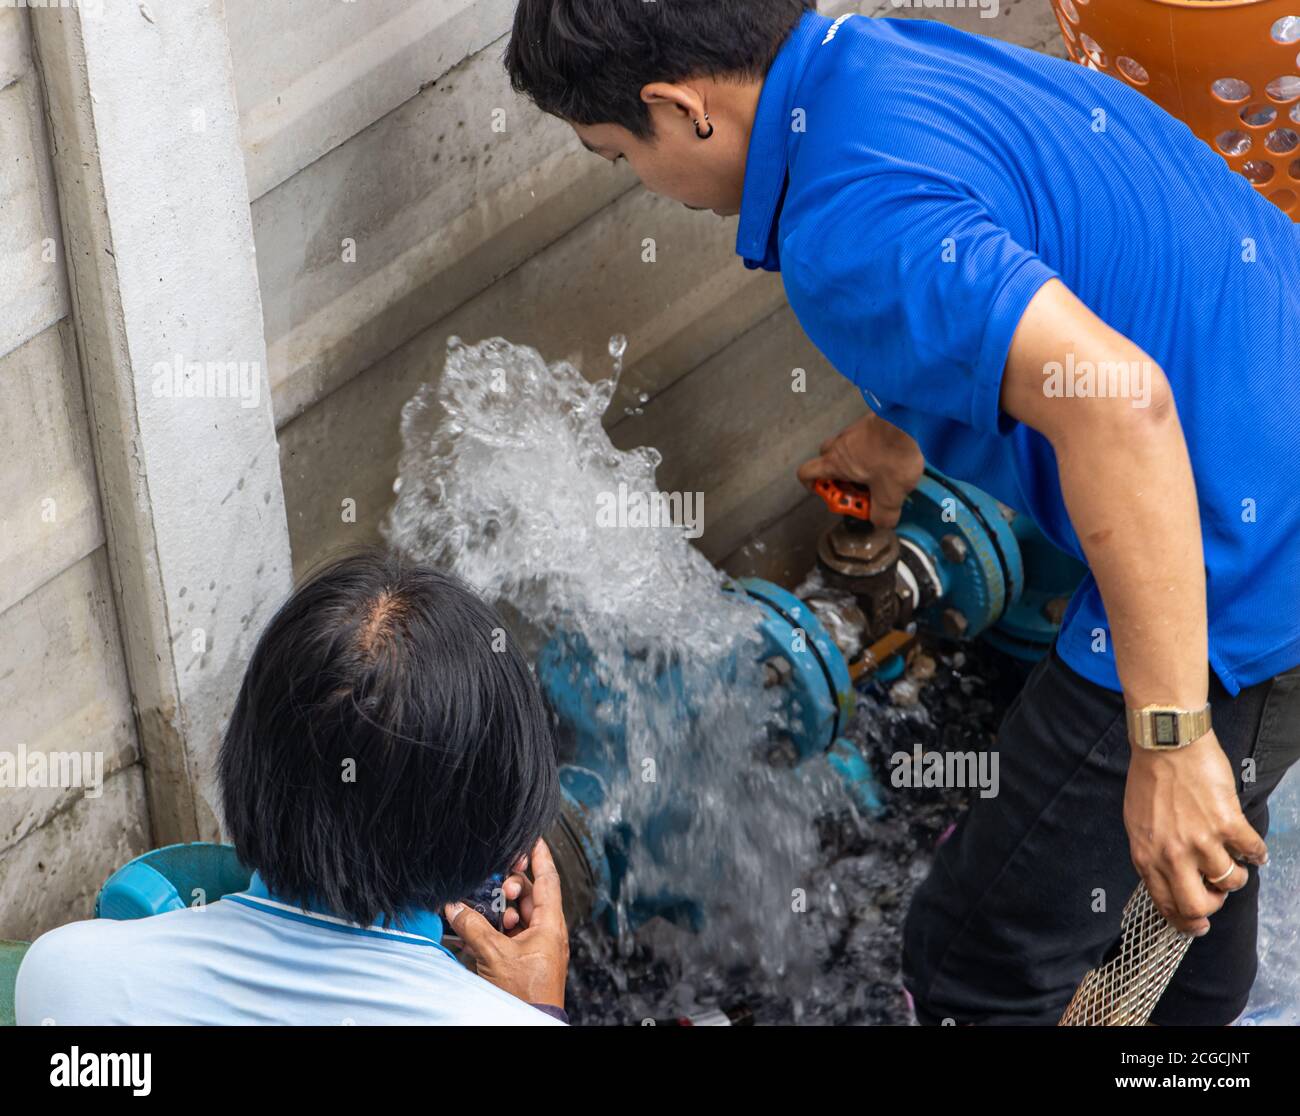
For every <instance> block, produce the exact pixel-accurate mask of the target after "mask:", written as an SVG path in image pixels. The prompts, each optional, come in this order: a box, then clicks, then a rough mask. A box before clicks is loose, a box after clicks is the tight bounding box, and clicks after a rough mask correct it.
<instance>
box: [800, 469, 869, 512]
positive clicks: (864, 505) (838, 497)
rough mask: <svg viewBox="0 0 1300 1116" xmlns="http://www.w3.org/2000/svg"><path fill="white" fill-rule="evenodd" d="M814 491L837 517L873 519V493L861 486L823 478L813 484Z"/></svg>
mask: <svg viewBox="0 0 1300 1116" xmlns="http://www.w3.org/2000/svg"><path fill="white" fill-rule="evenodd" d="M813 491H814V492H816V493H817V495H818V496H820V497H821V498H822V499H823V500H825V501H826V506H827V507H828V508H830V509H831V511H833V512H835V514H836V515H844V516H848V517H849V518H850V519H862V520H870V519H871V493H870V492H869V491H868V490H867V489H865V488H863V487H862V486H861V485H859V484H851V483H850V482H849V481H833V480H830V479H829V478H826V477H823V478H822V479H821V480H819V481H817V482H816V483H814V484H813Z"/></svg>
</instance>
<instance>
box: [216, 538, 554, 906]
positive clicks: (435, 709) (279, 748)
mask: <svg viewBox="0 0 1300 1116" xmlns="http://www.w3.org/2000/svg"><path fill="white" fill-rule="evenodd" d="M218 769H219V776H220V784H221V794H222V805H223V808H224V813H225V821H226V827H227V832H228V833H229V835H230V838H231V840H232V841H233V843H234V845H235V849H236V851H237V852H238V854H239V857H240V859H241V860H242V861H243V862H244V864H245V865H246V866H247V867H249V868H254V869H256V870H257V871H258V872H259V873H261V875H262V877H263V879H264V880H265V881H266V884H267V887H268V888H269V889H270V890H271V891H272V892H273V893H274V894H276V895H279V896H281V897H283V898H285V899H286V900H288V901H292V902H296V903H298V904H300V905H303V906H306V905H308V904H310V903H312V902H321V903H324V904H325V905H326V906H327V907H328V909H329V910H330V911H332V912H334V913H336V914H339V915H343V916H346V917H348V918H350V919H352V920H353V921H355V922H358V923H361V924H363V925H370V924H371V923H373V922H375V921H376V920H377V919H378V918H380V917H381V916H382V917H387V918H390V919H391V918H394V917H396V916H398V915H399V914H400V913H401V912H404V911H410V910H415V909H418V910H429V909H434V910H436V909H440V907H441V906H442V904H444V903H448V902H451V901H454V900H456V899H462V898H464V897H466V896H468V895H470V894H471V893H472V892H473V891H474V890H475V889H476V888H478V887H480V886H481V885H482V884H484V883H485V882H486V881H487V880H488V879H489V878H490V877H491V876H492V875H493V874H495V873H497V872H502V871H506V870H508V868H509V867H510V866H511V865H512V864H513V863H514V861H515V860H516V859H518V857H520V856H521V855H523V854H524V853H526V852H527V851H528V850H529V849H531V847H532V845H533V844H534V842H535V841H536V840H537V838H538V837H539V836H541V835H542V834H543V833H544V832H545V831H546V830H547V829H549V828H550V826H551V824H552V823H553V822H554V820H555V817H556V813H557V810H558V806H559V774H558V770H557V764H556V742H555V737H554V734H553V732H552V728H551V720H550V715H549V712H548V709H547V706H546V703H545V701H544V699H543V697H542V695H541V692H540V690H539V689H538V686H537V682H536V679H535V678H534V676H533V673H532V671H531V670H530V669H529V665H528V662H527V660H526V659H525V658H524V656H523V655H522V654H521V652H520V650H519V648H518V647H517V645H516V644H515V642H514V640H513V639H512V638H511V637H510V636H509V635H508V633H507V632H506V630H505V627H504V625H503V624H502V622H501V620H500V619H499V618H498V616H497V615H496V613H495V612H493V610H492V609H491V608H489V607H488V606H487V605H486V604H485V603H484V602H483V601H481V600H480V599H479V598H478V597H477V596H475V595H474V594H473V593H472V592H471V591H470V590H469V589H468V588H466V587H465V586H464V585H463V584H462V583H461V582H459V581H457V580H456V579H455V578H453V577H450V576H448V575H447V574H444V573H439V572H438V571H436V570H433V569H430V568H427V567H424V566H420V565H417V564H413V563H408V562H406V561H404V560H403V559H402V558H400V557H398V556H397V555H395V554H391V553H385V552H382V551H378V550H375V551H366V552H364V553H359V554H351V555H348V556H345V557H343V558H340V559H336V560H334V561H333V562H331V563H329V564H328V565H326V566H325V567H324V568H323V569H321V570H320V571H319V572H317V573H316V574H315V575H313V576H311V577H309V578H308V579H307V580H306V582H305V583H304V584H302V585H301V586H300V587H299V588H298V589H296V590H295V591H294V593H293V594H292V596H290V598H289V600H288V601H287V602H285V604H284V605H283V606H282V607H281V608H280V610H279V611H278V612H277V613H276V614H275V616H274V617H273V618H272V620H271V622H270V624H269V625H268V626H267V628H266V630H265V631H264V632H263V633H262V636H261V638H260V639H259V640H258V643H257V647H256V649H255V650H254V652H253V656H252V659H251V660H250V662H249V664H248V669H247V671H246V673H245V675H244V680H243V684H242V685H241V687H240V690H239V697H238V700H237V701H236V703H235V710H234V714H233V715H232V717H231V720H230V725H229V727H228V729H227V731H226V734H225V738H224V740H223V741H222V745H221V753H220V759H219V762H218Z"/></svg>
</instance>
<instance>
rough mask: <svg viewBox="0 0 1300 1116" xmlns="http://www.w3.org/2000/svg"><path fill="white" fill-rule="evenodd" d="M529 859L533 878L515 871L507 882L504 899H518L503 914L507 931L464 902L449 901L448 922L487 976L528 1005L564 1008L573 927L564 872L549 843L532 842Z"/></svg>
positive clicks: (488, 979) (479, 969)
mask: <svg viewBox="0 0 1300 1116" xmlns="http://www.w3.org/2000/svg"><path fill="white" fill-rule="evenodd" d="M531 860H532V869H533V870H532V879H531V880H529V879H528V877H527V876H524V875H523V874H522V873H517V874H515V875H512V876H510V877H509V879H507V880H506V882H505V884H504V885H503V888H502V890H503V891H504V893H505V896H506V898H507V899H510V900H515V901H517V909H516V908H509V909H507V910H506V912H505V919H504V922H505V925H506V933H504V934H502V933H500V932H499V931H497V930H496V929H495V928H494V927H493V926H492V924H491V923H490V922H488V920H487V919H486V918H484V917H483V916H482V915H481V914H479V913H478V912H477V911H475V910H471V909H470V908H469V907H467V906H465V905H464V904H463V903H450V904H448V905H447V909H446V915H447V921H448V922H450V923H451V926H452V929H453V930H455V931H456V933H457V934H459V935H460V938H461V940H462V941H463V942H464V943H465V946H466V948H467V949H468V950H469V952H470V953H471V955H472V956H473V958H474V960H475V961H476V962H477V966H478V975H479V976H481V977H482V978H483V979H484V980H486V981H488V983H490V984H495V985H496V986H497V987H498V988H500V989H501V990H502V991H505V992H509V993H510V994H511V995H512V996H516V997H518V998H519V999H521V1000H523V1001H524V1002H525V1003H529V1004H547V1005H550V1006H552V1007H558V1008H563V1007H564V982H565V979H566V978H567V976H568V971H569V931H568V927H566V926H565V924H564V907H563V904H562V902H561V898H560V875H559V873H558V872H557V871H556V870H555V862H554V861H553V860H552V859H551V850H550V849H548V848H547V847H546V842H545V841H542V840H539V841H538V842H537V844H536V845H534V846H533V851H532V856H531Z"/></svg>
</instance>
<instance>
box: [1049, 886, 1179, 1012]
mask: <svg viewBox="0 0 1300 1116" xmlns="http://www.w3.org/2000/svg"><path fill="white" fill-rule="evenodd" d="M1194 940H1195V938H1194V936H1193V935H1191V934H1183V933H1180V932H1179V931H1178V930H1175V929H1174V928H1173V927H1172V926H1170V925H1169V923H1168V922H1166V921H1165V918H1164V916H1163V915H1162V914H1161V913H1160V912H1159V911H1158V910H1156V905H1155V903H1154V902H1152V899H1151V895H1150V893H1148V891H1147V889H1146V885H1145V884H1139V885H1138V889H1137V890H1136V891H1135V892H1133V895H1132V897H1131V898H1130V899H1129V901H1128V902H1127V903H1126V904H1125V905H1124V913H1123V914H1122V915H1121V916H1120V947H1119V953H1118V954H1117V955H1116V956H1115V958H1114V959H1113V960H1111V961H1108V962H1106V964H1104V965H1101V966H1099V967H1098V968H1096V969H1093V970H1092V972H1090V973H1089V974H1088V975H1087V976H1086V977H1084V978H1083V983H1082V984H1080V985H1079V989H1078V991H1077V992H1075V994H1074V999H1073V1000H1071V1001H1070V1006H1069V1007H1068V1008H1066V1009H1065V1014H1064V1015H1063V1016H1062V1017H1061V1022H1060V1023H1059V1024H1058V1026H1061V1027H1142V1026H1145V1024H1146V1023H1147V1021H1148V1020H1149V1019H1150V1018H1151V1013H1152V1012H1153V1011H1154V1010H1155V1007H1156V1004H1158V1003H1159V1002H1160V997H1161V996H1162V995H1164V991H1165V989H1166V988H1167V987H1168V985H1169V981H1170V980H1171V979H1172V978H1173V975H1174V972H1175V970H1177V968H1178V966H1179V963H1180V962H1181V961H1182V959H1183V955H1184V954H1185V953H1186V952H1187V947H1188V946H1190V945H1191V944H1192V942H1193V941H1194Z"/></svg>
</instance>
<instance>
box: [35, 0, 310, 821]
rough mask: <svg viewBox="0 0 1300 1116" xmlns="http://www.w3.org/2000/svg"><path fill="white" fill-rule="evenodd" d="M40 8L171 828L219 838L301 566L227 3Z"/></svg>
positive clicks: (144, 737)
mask: <svg viewBox="0 0 1300 1116" xmlns="http://www.w3.org/2000/svg"><path fill="white" fill-rule="evenodd" d="M28 5H29V7H31V8H32V9H33V10H32V11H31V13H30V14H31V19H32V25H33V30H34V32H35V41H36V45H37V52H38V55H39V66H40V70H41V73H42V79H43V83H44V87H45V95H46V101H47V105H48V113H49V116H50V131H51V135H52V137H53V151H54V164H55V174H56V178H57V181H58V194H59V204H60V211H61V220H62V224H63V231H64V243H65V245H66V248H67V257H68V266H69V273H70V278H71V286H72V299H73V317H74V321H75V325H76V336H77V341H78V347H79V350H80V357H81V363H82V369H83V375H84V377H85V383H86V400H87V405H88V410H89V417H90V424H91V431H92V437H93V441H94V449H95V459H96V468H97V472H98V481H99V489H100V496H101V500H102V502H103V511H104V521H105V527H106V533H107V540H108V550H109V558H110V567H111V572H112V580H113V584H114V591H115V595H116V600H117V609H118V614H119V618H120V625H121V630H122V638H123V642H124V644H125V648H124V650H125V658H126V662H127V668H128V674H129V678H130V685H131V690H132V698H133V702H134V707H135V715H136V719H137V724H138V728H139V733H140V741H141V746H142V749H143V755H144V762H145V770H146V780H147V790H148V799H149V808H150V815H151V825H152V831H153V839H154V840H155V841H156V842H157V843H160V844H161V843H166V842H170V841H179V840H192V839H195V838H199V837H202V838H207V839H211V838H213V837H215V836H216V835H217V833H218V823H217V820H216V814H215V801H216V800H215V797H214V795H213V793H212V784H211V773H212V761H213V759H214V756H215V752H216V746H217V744H218V742H219V739H220V733H221V731H222V729H223V728H224V725H225V722H226V719H227V717H228V716H229V712H230V709H231V707H232V704H233V702H234V697H235V692H236V689H237V686H238V683H239V680H240V676H241V673H242V670H243V667H244V664H245V663H246V661H247V658H248V655H249V652H250V651H251V647H252V643H253V641H254V640H255V638H256V636H257V634H258V632H259V630H260V629H261V627H262V626H263V625H264V624H265V622H266V620H267V619H268V618H269V617H270V615H271V613H272V611H273V610H274V609H275V608H276V606H277V605H278V604H279V603H280V601H281V600H282V599H283V597H284V595H285V593H286V592H287V591H288V588H289V584H290V578H291V572H290V571H291V566H290V560H289V541H288V532H287V528H286V523H285V512H284V499H283V494H282V491H281V487H280V471H279V455H278V449H277V444H276V438H275V428H274V423H273V421H272V415H271V400H270V391H269V390H268V386H267V380H266V347H265V342H264V340H263V332H262V311H261V301H260V296H259V293H258V286H257V271H256V267H255V261H254V258H253V236H252V229H251V224H250V218H249V201H248V190H247V186H246V183H245V178H244V164H243V159H242V156H241V152H240V147H239V134H238V115H237V113H236V109H235V103H234V94H233V82H232V77H231V66H230V55H229V47H228V43H227V40H226V30H225V19H224V12H223V7H222V4H221V3H220V0H182V2H175V0H144V2H139V0H129V2H128V0H81V3H80V6H73V4H72V3H71V2H70V0H64V2H63V3H60V2H59V0H39V6H38V0H28Z"/></svg>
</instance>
